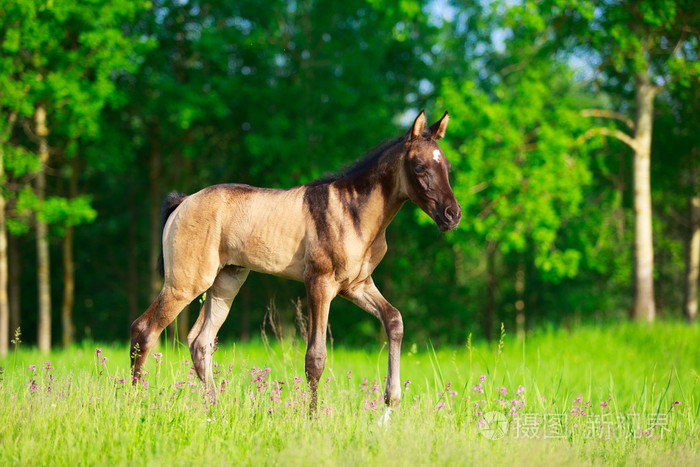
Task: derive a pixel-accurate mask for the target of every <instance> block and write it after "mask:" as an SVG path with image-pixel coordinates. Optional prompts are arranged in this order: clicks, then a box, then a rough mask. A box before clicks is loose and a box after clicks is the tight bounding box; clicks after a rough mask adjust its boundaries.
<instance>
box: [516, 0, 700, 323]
mask: <svg viewBox="0 0 700 467" xmlns="http://www.w3.org/2000/svg"><path fill="white" fill-rule="evenodd" d="M535 8H538V11H539V14H540V15H542V17H543V18H545V21H546V22H547V23H548V24H552V25H553V31H554V32H555V34H556V37H557V40H558V44H559V47H558V48H559V49H560V50H564V51H568V52H570V53H572V54H574V55H578V56H581V55H582V56H585V57H588V58H589V59H590V60H591V61H595V62H597V67H596V68H597V70H596V71H597V73H598V80H599V82H600V86H601V88H602V89H604V90H605V91H607V92H609V93H610V94H611V95H616V96H619V99H618V100H619V102H620V103H621V104H620V105H621V107H622V108H621V111H616V110H611V109H606V108H603V109H587V110H585V111H584V112H582V115H584V116H588V117H595V118H606V119H612V120H613V121H615V122H619V123H622V124H623V125H624V126H625V127H626V128H627V132H626V131H623V130H620V129H618V128H614V127H610V126H598V127H594V128H591V129H590V130H589V131H588V132H587V133H586V138H590V137H593V136H596V135H602V136H607V137H613V138H616V139H618V140H619V141H621V142H623V143H624V144H626V145H627V146H629V147H630V148H631V149H632V153H633V178H634V184H633V185H634V219H635V230H634V284H635V296H634V304H633V308H632V315H633V317H634V318H635V319H636V320H642V321H648V322H651V321H653V320H654V316H655V313H656V305H655V299H654V253H653V239H652V200H651V182H650V180H651V177H650V160H651V147H652V132H653V121H654V101H655V97H656V96H657V94H658V93H659V91H660V89H661V88H662V87H663V86H664V85H665V84H666V83H668V82H669V81H670V80H672V79H673V67H672V66H671V65H672V64H673V63H674V62H676V61H677V60H678V59H679V58H680V55H679V52H680V51H681V50H683V49H684V48H685V47H689V46H690V44H691V43H692V41H694V40H696V39H694V37H697V34H698V26H699V23H698V21H700V16H699V15H698V12H697V8H695V5H694V3H693V2H690V1H677V2H673V1H669V2H655V1H648V0H641V1H622V2H605V1H596V0H575V1H560V0H553V1H547V2H541V3H540V4H538V6H537V7H535V6H534V4H530V3H528V2H526V3H525V4H524V5H523V6H522V11H524V12H527V11H528V10H530V11H532V10H534V9H535ZM629 89H632V96H630V93H629V91H628V90H629ZM632 103H634V104H633V105H632ZM632 112H633V116H632V117H630V116H628V115H626V113H632Z"/></svg>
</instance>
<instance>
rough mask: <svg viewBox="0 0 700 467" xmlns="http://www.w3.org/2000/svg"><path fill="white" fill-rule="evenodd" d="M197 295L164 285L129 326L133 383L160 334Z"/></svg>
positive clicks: (140, 374) (139, 377)
mask: <svg viewBox="0 0 700 467" xmlns="http://www.w3.org/2000/svg"><path fill="white" fill-rule="evenodd" d="M197 295H198V294H196V293H194V292H191V293H183V292H182V291H181V290H178V289H175V288H174V287H171V286H168V285H166V286H164V287H163V290H161V292H160V294H159V295H158V297H157V298H156V299H155V300H154V301H153V303H152V304H151V306H149V307H148V309H147V310H146V312H145V313H144V314H143V315H141V316H140V317H138V318H137V319H136V321H134V323H133V324H132V325H131V374H132V376H133V378H134V382H135V381H137V380H139V379H141V377H142V376H143V374H142V370H143V365H144V363H145V362H146V359H147V358H148V354H149V353H150V351H151V349H152V348H153V346H154V345H155V344H156V342H158V336H160V333H161V332H163V329H165V327H166V326H167V325H168V324H170V323H171V322H173V320H174V319H175V317H176V316H177V315H178V314H180V312H181V311H182V310H183V308H185V306H187V305H188V304H189V303H190V302H191V301H192V300H194V298H195V297H196V296H197Z"/></svg>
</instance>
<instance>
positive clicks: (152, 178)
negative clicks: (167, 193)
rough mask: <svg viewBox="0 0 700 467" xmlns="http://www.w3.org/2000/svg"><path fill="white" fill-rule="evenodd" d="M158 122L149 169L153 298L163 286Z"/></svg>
mask: <svg viewBox="0 0 700 467" xmlns="http://www.w3.org/2000/svg"><path fill="white" fill-rule="evenodd" d="M157 125H158V124H157V123H155V124H154V128H153V129H152V131H151V132H150V138H151V151H150V154H149V171H148V183H149V188H148V195H149V204H150V214H149V218H150V235H149V248H148V267H149V270H150V275H149V277H150V284H149V285H150V287H149V290H150V292H151V293H150V295H151V297H150V298H151V299H153V298H155V297H156V296H158V293H160V288H161V287H162V282H161V278H160V273H159V272H158V256H159V255H160V252H161V248H162V245H161V243H162V238H161V236H162V231H161V229H162V226H161V225H160V224H161V221H160V203H161V190H160V177H161V165H162V161H161V149H160V144H159V143H158V138H159V137H160V135H159V134H158V133H159V132H158V126H157Z"/></svg>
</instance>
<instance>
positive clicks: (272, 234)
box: [131, 111, 462, 415]
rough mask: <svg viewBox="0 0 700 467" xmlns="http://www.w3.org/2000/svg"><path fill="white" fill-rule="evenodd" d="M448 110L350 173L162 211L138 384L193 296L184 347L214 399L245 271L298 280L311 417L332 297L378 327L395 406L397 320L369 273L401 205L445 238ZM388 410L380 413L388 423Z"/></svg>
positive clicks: (212, 193) (231, 187) (452, 220)
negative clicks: (197, 304) (215, 363)
mask: <svg viewBox="0 0 700 467" xmlns="http://www.w3.org/2000/svg"><path fill="white" fill-rule="evenodd" d="M448 120H449V117H448V115H447V112H445V115H444V116H443V117H442V118H441V119H440V120H439V121H438V122H437V123H435V124H434V125H432V126H431V127H429V128H426V122H425V115H424V114H423V112H422V111H421V113H420V114H419V115H418V117H417V118H416V119H415V121H414V122H413V125H412V126H411V128H410V129H409V131H408V132H407V133H406V134H405V135H403V136H401V137H399V138H397V139H395V140H393V141H391V142H390V143H388V144H385V145H384V146H382V147H381V148H379V149H378V150H377V151H376V152H375V153H373V154H371V155H369V156H368V157H367V158H366V159H364V160H362V161H360V162H359V163H358V164H356V165H355V166H354V167H353V168H351V169H350V170H348V171H347V172H346V173H345V174H342V175H340V176H337V177H335V178H331V179H327V180H319V181H315V182H311V183H309V184H306V185H303V186H298V187H295V188H291V189H289V190H275V189H268V188H256V187H251V186H248V185H238V184H226V185H214V186H210V187H208V188H205V189H203V190H202V191H200V192H198V193H195V194H193V195H190V196H184V195H177V194H175V193H173V194H171V195H169V196H168V198H166V201H165V204H164V218H165V219H166V221H165V225H164V227H163V267H164V278H165V282H164V285H163V289H162V290H161V292H160V294H159V295H158V297H157V298H156V299H155V301H154V302H153V303H152V304H151V306H150V307H149V308H148V309H147V310H146V312H145V313H144V314H143V315H141V316H140V317H139V318H138V319H137V320H136V321H134V323H133V324H132V326H131V355H132V359H131V365H132V375H133V377H134V382H136V381H138V380H139V379H140V378H141V377H142V374H143V373H142V372H143V365H144V362H145V360H146V357H147V356H148V354H149V352H150V350H151V349H152V347H153V345H154V344H155V343H156V341H157V339H158V336H159V335H160V333H161V332H162V330H163V329H164V328H165V327H166V326H167V325H168V324H169V323H170V322H172V321H173V320H174V319H175V317H176V316H177V315H178V314H179V313H180V311H182V309H183V308H184V307H185V306H186V305H187V304H189V303H190V302H191V301H192V300H194V298H196V297H197V296H198V295H200V294H202V293H203V292H207V294H206V300H205V301H204V305H203V306H202V310H201V312H200V314H199V317H198V318H197V321H196V322H195V324H194V326H193V327H192V330H191V331H190V333H189V335H188V336H187V341H188V344H189V348H190V353H191V354H192V362H193V364H194V368H195V370H196V371H197V375H198V376H199V378H200V379H201V380H202V381H203V382H204V384H205V388H206V391H207V393H208V394H209V397H210V398H211V399H212V400H214V398H215V387H214V377H213V374H212V368H211V363H212V348H213V343H214V339H215V337H216V334H217V332H218V330H219V328H220V327H221V325H222V324H223V322H224V320H225V319H226V316H227V315H228V313H229V309H230V307H231V303H232V302H233V299H234V298H235V297H236V294H237V293H238V290H239V289H240V287H241V285H243V282H245V280H246V277H247V276H248V272H249V271H251V270H253V271H258V272H263V273H267V274H273V275H276V276H281V277H287V278H290V279H295V280H299V281H303V282H304V284H305V285H306V292H307V298H308V307H309V327H308V333H309V334H308V346H307V349H306V362H305V363H306V365H305V369H306V379H307V381H308V384H309V387H310V390H311V391H310V392H311V403H310V409H311V411H312V412H313V411H314V410H315V409H316V401H317V389H318V381H319V379H320V377H321V374H322V373H323V369H324V365H325V362H326V327H327V324H328V312H329V307H330V303H331V300H333V298H334V297H335V296H336V295H341V296H343V297H345V298H347V299H348V300H351V301H352V302H353V303H355V304H357V305H358V306H359V307H360V308H362V309H363V310H365V311H367V312H369V313H371V314H372V315H374V316H376V317H377V318H379V319H380V320H381V322H382V324H383V325H384V329H385V330H386V333H387V336H388V338H389V370H388V373H389V374H388V379H387V385H386V391H385V393H384V401H385V403H386V405H387V407H388V408H390V407H392V406H395V405H396V404H398V402H399V401H400V399H401V385H400V379H399V359H400V352H401V349H400V348H401V339H402V338H403V321H402V319H401V314H400V313H399V311H398V310H397V309H396V308H394V307H393V306H391V304H390V303H389V302H388V301H387V300H386V299H385V298H384V297H383V296H382V294H381V293H380V292H379V290H378V289H377V287H376V286H375V284H374V281H373V280H372V271H374V268H375V267H376V266H377V264H379V262H380V261H381V260H382V258H383V257H384V254H385V253H386V250H387V245H386V238H385V231H386V228H387V226H388V225H389V223H390V222H391V220H392V219H393V218H394V216H395V215H396V213H397V212H398V210H399V209H400V208H401V206H402V205H403V204H404V202H405V201H406V200H409V199H410V200H411V201H413V202H414V203H416V204H417V205H418V206H419V207H420V208H421V209H422V210H423V211H425V212H426V213H427V214H428V215H429V216H430V217H431V218H432V219H433V220H434V221H435V223H436V224H437V226H438V227H439V228H440V230H442V231H443V232H444V231H447V230H450V229H453V228H455V227H456V226H457V224H459V221H460V219H461V216H462V211H461V207H460V205H459V203H457V200H456V199H455V197H454V194H453V193H452V188H451V187H450V183H449V180H448V173H449V169H450V163H449V162H448V161H447V159H446V158H445V155H444V154H443V152H442V151H441V150H440V147H439V146H438V145H437V143H436V141H437V140H439V139H440V138H442V137H443V136H444V135H445V129H446V128H447V122H448ZM388 412H389V409H388V410H387V412H386V414H387V415H388Z"/></svg>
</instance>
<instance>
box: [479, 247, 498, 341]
mask: <svg viewBox="0 0 700 467" xmlns="http://www.w3.org/2000/svg"><path fill="white" fill-rule="evenodd" d="M486 286H487V289H488V299H487V300H486V308H485V309H484V316H483V319H482V327H483V329H484V337H485V338H486V340H489V341H490V340H491V339H492V338H493V323H494V321H495V319H494V318H495V317H496V287H497V281H496V245H495V243H493V242H491V243H489V245H488V247H487V250H486Z"/></svg>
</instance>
